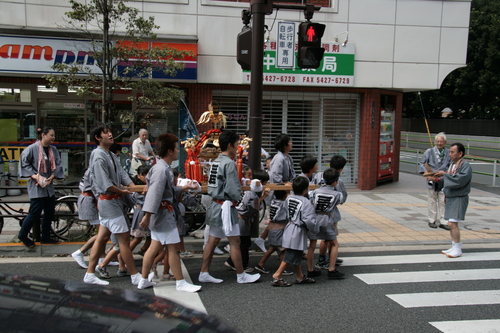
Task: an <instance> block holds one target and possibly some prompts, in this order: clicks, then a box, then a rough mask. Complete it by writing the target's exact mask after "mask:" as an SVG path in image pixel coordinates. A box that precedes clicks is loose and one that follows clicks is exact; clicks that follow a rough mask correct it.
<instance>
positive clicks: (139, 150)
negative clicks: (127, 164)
mask: <svg viewBox="0 0 500 333" xmlns="http://www.w3.org/2000/svg"><path fill="white" fill-rule="evenodd" d="M152 151H153V148H152V147H151V144H150V143H149V140H146V142H144V143H143V142H142V141H141V138H137V139H135V140H134V142H133V143H132V154H133V155H134V157H136V156H137V154H139V155H142V156H144V157H147V156H148V155H149V153H150V152H152Z"/></svg>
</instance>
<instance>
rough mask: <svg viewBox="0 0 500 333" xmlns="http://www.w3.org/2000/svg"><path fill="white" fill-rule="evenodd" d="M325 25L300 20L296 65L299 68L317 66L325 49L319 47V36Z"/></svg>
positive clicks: (321, 35) (322, 32)
mask: <svg viewBox="0 0 500 333" xmlns="http://www.w3.org/2000/svg"><path fill="white" fill-rule="evenodd" d="M325 28H326V25H324V24H321V23H311V22H302V23H300V25H299V32H298V35H299V43H298V44H299V45H298V60H299V61H298V66H299V67H300V68H318V67H319V66H320V64H321V60H322V59H323V54H324V53H325V49H324V48H322V47H321V37H323V34H324V32H325Z"/></svg>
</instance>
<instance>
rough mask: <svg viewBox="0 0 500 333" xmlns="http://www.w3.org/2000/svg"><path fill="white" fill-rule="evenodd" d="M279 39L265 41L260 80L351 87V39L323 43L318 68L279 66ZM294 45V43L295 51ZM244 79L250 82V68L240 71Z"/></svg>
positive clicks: (352, 59)
mask: <svg viewBox="0 0 500 333" xmlns="http://www.w3.org/2000/svg"><path fill="white" fill-rule="evenodd" d="M277 44H278V43H277V42H276V41H270V42H267V43H265V45H264V68H263V70H264V72H263V81H264V82H263V83H264V84H268V85H289V86H323V87H324V86H328V87H351V86H353V85H354V80H353V79H354V52H355V47H354V44H353V43H347V44H346V46H342V43H323V44H322V47H324V48H325V54H324V56H323V60H322V61H321V65H320V67H319V68H317V69H310V68H308V69H302V68H299V67H297V66H295V67H294V68H290V69H287V68H279V67H278V55H277V52H278V45H277ZM296 50H297V45H296V44H295V51H296ZM295 57H297V53H296V52H295ZM242 76H243V80H242V82H243V83H250V78H251V71H243V75H242Z"/></svg>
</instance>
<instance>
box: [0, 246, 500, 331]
mask: <svg viewBox="0 0 500 333" xmlns="http://www.w3.org/2000/svg"><path fill="white" fill-rule="evenodd" d="M484 253H487V254H484ZM420 255H423V256H420ZM365 256H369V257H370V258H364V257H365ZM478 256H479V257H480V258H481V259H480V260H477V261H476V257H478ZM493 256H495V258H493ZM342 258H344V259H345V264H346V265H345V266H343V267H341V268H340V270H341V271H342V272H344V273H346V274H347V278H346V279H345V280H333V281H332V280H328V279H327V278H326V275H325V273H323V275H322V276H320V277H319V278H318V279H317V280H318V281H317V283H316V284H311V285H292V286H291V287H288V288H278V287H272V286H271V285H270V279H271V277H270V275H264V276H263V277H262V278H261V280H260V282H258V283H254V284H249V285H240V284H237V283H236V276H235V273H234V272H233V271H230V270H227V269H226V268H225V267H224V266H223V263H224V261H225V260H226V259H227V255H226V256H221V257H214V260H213V262H212V267H211V273H212V275H214V276H216V277H218V278H222V279H224V280H225V281H224V283H222V284H203V289H202V291H201V292H199V293H198V294H199V297H200V298H201V300H202V302H203V304H204V305H205V307H206V309H207V311H208V313H209V314H211V315H215V316H217V317H219V318H221V319H222V320H223V321H225V322H226V323H228V324H229V325H230V326H232V327H234V328H236V329H237V330H239V331H241V332H287V333H294V332H333V331H335V332H440V331H443V330H439V329H437V328H436V327H435V326H434V324H433V323H435V322H445V323H449V322H456V321H459V320H486V319H489V320H492V319H494V320H500V302H496V303H495V302H493V303H495V304H477V305H448V306H439V307H438V306H434V305H435V304H434V303H433V302H438V301H439V299H441V298H443V297H444V296H441V295H445V294H440V293H447V292H459V293H465V294H466V293H468V292H473V291H477V292H482V291H487V294H493V295H497V296H494V297H498V294H499V291H500V284H499V282H498V280H497V279H498V278H500V274H498V272H497V271H493V273H492V272H491V271H490V270H492V269H496V270H498V268H499V263H500V252H494V250H493V251H492V250H488V249H484V250H467V251H466V252H465V253H464V255H463V256H462V257H461V258H459V260H457V259H449V258H447V257H445V256H444V255H440V254H439V251H437V250H434V249H433V250H426V249H425V248H424V249H422V250H419V251H407V252H401V251H397V252H395V251H385V252H377V253H373V252H366V253H342ZM410 258H411V259H410ZM419 258H423V259H419ZM489 258H492V259H494V260H488V259H489ZM258 259H259V256H252V257H251V263H253V264H255V263H256V262H257V260H258ZM407 259H409V260H408V263H397V262H399V261H401V260H403V261H406V260H407ZM184 264H185V265H186V268H187V270H188V271H189V274H190V276H191V278H192V279H193V282H195V283H196V282H197V277H198V272H199V268H200V265H201V258H199V257H196V258H191V259H185V260H184ZM277 267H278V261H277V259H276V257H275V256H273V257H271V258H270V259H269V260H268V262H267V268H268V269H269V270H271V271H273V270H275V269H276V268H277ZM303 267H305V263H304V265H303ZM114 269H115V268H109V271H110V273H111V275H112V276H114ZM435 271H440V272H439V273H443V274H444V276H445V277H443V278H440V277H438V280H437V281H430V282H424V281H426V279H427V278H428V277H429V276H430V277H431V278H432V277H433V276H434V277H436V275H437V273H436V272H435ZM0 272H8V273H18V274H35V275H41V276H47V277H55V278H61V279H69V280H76V281H80V280H81V279H82V277H83V274H84V270H83V269H80V268H78V267H77V265H76V264H75V263H73V262H57V263H54V262H45V263H39V262H38V263H9V264H7V263H2V261H1V260H0ZM404 272H411V273H410V274H409V275H410V277H412V276H413V275H417V274H424V276H422V277H420V275H419V276H418V278H417V281H412V282H405V283H383V284H378V283H375V284H371V283H368V282H366V279H368V278H371V277H372V276H371V275H366V274H373V273H375V276H376V277H379V278H380V279H382V281H383V282H388V281H389V280H390V279H389V278H387V277H386V275H380V274H383V273H404ZM426 272H430V273H429V274H426ZM462 272H471V273H474V274H476V275H477V277H472V278H469V279H465V278H464V279H461V278H460V277H458V280H457V281H452V282H450V281H443V280H444V279H446V278H447V277H448V276H450V275H453V274H458V273H462ZM487 274H495V277H493V278H488V277H487V278H486V279H484V280H481V278H484V277H485V276H487ZM476 275H474V276H476ZM285 279H286V280H287V281H289V282H292V281H293V280H294V278H293V277H292V276H289V277H285ZM391 279H392V278H391ZM396 280H397V278H396ZM391 281H392V280H391ZM110 282H111V285H112V286H113V287H118V288H134V289H135V290H137V289H136V288H135V287H132V286H131V284H130V279H129V278H128V277H126V278H119V277H113V278H112V279H110ZM140 292H146V293H152V292H153V290H152V289H149V290H144V291H140ZM408 293H411V294H412V295H409V296H405V294H408ZM422 293H432V295H437V296H438V297H437V299H438V301H432V302H431V305H427V306H418V307H405V306H404V305H402V304H400V303H398V302H397V301H395V300H394V299H392V298H391V297H403V298H404V299H410V300H413V299H417V298H418V295H421V294H422ZM392 295H403V296H392ZM480 303H482V301H481V302H480ZM480 323H481V324H484V322H480ZM499 323H500V322H499ZM481 324H475V325H476V327H480V326H478V325H481ZM495 324H496V322H495ZM445 325H446V324H445ZM498 327H500V326H498ZM454 331H455V332H457V330H454ZM464 332H466V331H464Z"/></svg>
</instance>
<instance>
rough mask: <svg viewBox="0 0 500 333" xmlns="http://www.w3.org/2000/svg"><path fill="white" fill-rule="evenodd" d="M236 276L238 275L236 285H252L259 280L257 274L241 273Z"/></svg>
mask: <svg viewBox="0 0 500 333" xmlns="http://www.w3.org/2000/svg"><path fill="white" fill-rule="evenodd" d="M237 275H238V278H237V281H238V283H253V282H255V281H257V280H258V279H260V274H259V273H257V274H247V273H245V272H243V273H241V274H237Z"/></svg>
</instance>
